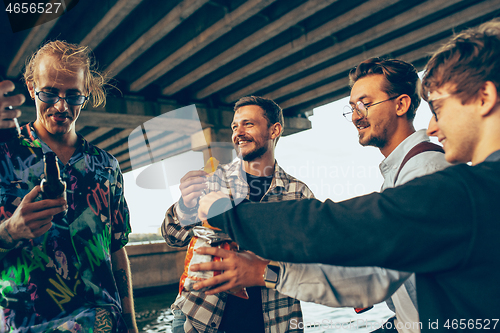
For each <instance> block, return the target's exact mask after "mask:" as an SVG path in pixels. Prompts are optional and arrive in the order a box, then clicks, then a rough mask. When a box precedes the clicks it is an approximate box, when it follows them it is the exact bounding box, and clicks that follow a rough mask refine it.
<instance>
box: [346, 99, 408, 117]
mask: <svg viewBox="0 0 500 333" xmlns="http://www.w3.org/2000/svg"><path fill="white" fill-rule="evenodd" d="M399 96H401V95H397V96H393V97H391V98H388V99H385V100H383V101H380V102H376V103H368V104H364V103H363V102H361V101H357V102H356V106H354V107H353V106H351V105H346V106H344V113H343V114H342V115H343V116H344V118H345V119H347V121H348V122H352V114H353V113H354V111H356V113H357V115H358V116H359V117H360V118H364V117H368V108H371V107H372V106H375V105H378V104H380V103H384V102H387V101H392V100H393V99H396V98H398V97H399Z"/></svg>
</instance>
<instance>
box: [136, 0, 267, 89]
mask: <svg viewBox="0 0 500 333" xmlns="http://www.w3.org/2000/svg"><path fill="white" fill-rule="evenodd" d="M274 1H276V0H248V1H246V2H245V3H244V4H242V5H241V6H239V7H238V8H236V9H235V10H234V11H232V12H230V13H228V14H226V15H225V16H224V17H223V18H222V19H221V20H219V21H218V22H217V23H215V24H213V25H212V26H211V27H209V28H207V29H205V30H204V31H203V32H201V33H200V34H199V35H198V36H197V37H196V38H194V39H193V40H191V41H189V42H188V43H187V44H186V45H184V46H183V47H181V48H180V49H178V50H176V51H175V52H174V53H173V54H171V55H170V56H168V57H167V58H166V59H165V60H163V61H162V62H160V63H159V64H157V65H156V66H154V67H153V68H152V69H150V70H149V71H148V72H146V73H145V74H144V75H142V76H141V77H139V78H138V79H137V80H135V81H134V82H132V83H131V84H130V91H134V92H137V91H140V90H142V89H143V88H145V87H146V86H147V85H149V84H150V83H152V82H153V81H155V80H157V79H158V78H160V77H161V76H163V75H164V74H165V73H167V72H168V71H169V70H171V69H173V68H174V67H175V66H177V65H179V64H180V63H181V62H183V61H184V60H186V59H188V58H189V57H190V56H192V55H193V54H195V53H196V52H198V51H200V50H201V49H203V48H204V47H205V46H207V45H209V44H210V43H211V42H213V41H214V40H216V39H217V38H219V37H221V36H222V35H224V34H225V33H227V32H228V31H230V30H231V29H232V28H234V27H235V26H237V25H238V24H240V23H241V22H243V21H245V20H247V19H249V18H250V17H252V16H253V15H255V14H257V13H258V12H259V11H261V10H262V9H264V8H266V7H267V6H269V5H270V4H272V3H273V2H274Z"/></svg>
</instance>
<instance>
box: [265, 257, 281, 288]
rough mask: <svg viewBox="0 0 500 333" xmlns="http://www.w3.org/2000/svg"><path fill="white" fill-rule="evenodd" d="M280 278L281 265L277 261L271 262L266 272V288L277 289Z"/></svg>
mask: <svg viewBox="0 0 500 333" xmlns="http://www.w3.org/2000/svg"><path fill="white" fill-rule="evenodd" d="M279 278H280V264H279V263H278V262H276V261H270V262H269V264H267V266H266V270H265V271H264V283H265V284H266V288H269V289H276V285H277V284H278V281H279Z"/></svg>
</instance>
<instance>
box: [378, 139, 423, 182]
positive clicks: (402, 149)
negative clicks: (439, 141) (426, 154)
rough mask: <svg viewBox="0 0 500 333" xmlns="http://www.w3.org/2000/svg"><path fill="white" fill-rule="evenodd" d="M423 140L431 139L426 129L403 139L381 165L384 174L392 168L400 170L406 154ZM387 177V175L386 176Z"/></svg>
mask: <svg viewBox="0 0 500 333" xmlns="http://www.w3.org/2000/svg"><path fill="white" fill-rule="evenodd" d="M422 141H430V140H429V137H428V136H427V134H426V130H425V129H421V130H418V131H416V132H415V133H413V134H411V135H410V136H409V137H407V138H406V139H404V140H403V142H401V143H400V144H399V145H398V146H397V147H396V148H395V149H394V150H393V151H392V153H390V154H389V156H387V157H386V158H385V159H384V160H383V161H382V162H381V163H380V165H379V168H380V172H381V173H382V175H386V174H387V173H388V172H390V171H391V170H398V169H399V166H400V165H401V163H402V162H403V159H404V158H405V156H406V154H407V153H408V152H409V151H410V149H412V148H413V147H414V146H415V145H416V144H418V143H420V142H422ZM384 177H385V176H384Z"/></svg>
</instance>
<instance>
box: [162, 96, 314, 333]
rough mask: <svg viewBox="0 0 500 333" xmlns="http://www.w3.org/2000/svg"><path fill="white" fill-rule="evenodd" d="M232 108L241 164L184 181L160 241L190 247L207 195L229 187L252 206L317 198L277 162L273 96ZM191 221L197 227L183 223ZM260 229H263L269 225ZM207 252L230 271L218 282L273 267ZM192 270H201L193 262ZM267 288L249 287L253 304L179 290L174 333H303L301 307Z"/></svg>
mask: <svg viewBox="0 0 500 333" xmlns="http://www.w3.org/2000/svg"><path fill="white" fill-rule="evenodd" d="M234 110H235V112H234V118H233V122H232V124H231V128H232V131H233V134H232V140H233V144H234V147H235V149H236V151H237V153H238V156H239V159H237V160H236V161H234V162H232V163H230V164H226V165H223V166H222V167H219V168H218V169H217V170H216V172H215V173H214V174H213V175H212V176H210V177H208V178H207V174H206V173H205V172H204V171H201V170H200V171H190V172H188V173H187V174H186V175H185V176H184V177H183V178H182V179H181V185H180V190H181V193H182V197H181V198H180V199H179V201H178V202H177V203H175V204H174V205H173V206H172V207H170V208H169V209H168V211H167V213H166V216H165V220H164V221H163V225H162V234H163V237H164V238H165V241H166V242H167V244H169V245H170V246H178V247H181V246H185V245H187V244H188V243H189V241H190V240H191V237H192V236H191V234H190V233H189V231H190V230H191V229H192V228H193V226H195V225H200V224H201V222H199V220H198V222H197V223H196V220H197V219H196V215H197V209H198V200H199V198H200V196H201V195H202V193H203V191H224V192H225V193H228V192H229V189H230V190H231V193H232V195H233V197H234V199H235V200H237V201H241V200H243V199H247V200H249V201H252V202H272V201H282V200H291V199H302V198H311V197H313V194H312V192H311V191H310V190H309V188H308V187H307V186H306V185H305V184H304V183H302V182H301V181H299V180H297V179H295V178H294V177H292V176H290V175H289V174H287V173H286V172H285V171H284V170H283V169H282V168H281V167H280V166H279V165H278V163H277V161H276V160H275V158H274V149H275V147H276V143H277V142H278V139H279V137H280V136H281V134H282V132H283V125H284V119H283V113H282V110H281V108H280V107H279V106H278V105H277V104H276V103H274V102H273V101H272V100H270V99H266V98H262V97H257V96H250V97H244V98H242V99H240V100H239V101H238V102H236V104H235V106H234ZM228 187H229V189H228ZM181 222H183V225H184V226H183V225H181V224H180V223H181ZM190 223H194V224H191V225H187V226H186V224H190ZM262 228H263V230H265V229H266V226H265V225H262ZM208 251H209V252H210V254H211V255H216V256H219V257H221V258H223V261H222V262H218V264H217V266H216V267H215V268H214V269H215V270H222V271H225V272H224V273H223V274H221V275H218V276H219V277H220V278H221V279H238V277H237V276H235V275H234V274H233V272H234V271H235V268H236V267H235V266H238V268H239V269H238V272H241V271H243V272H244V274H243V275H244V276H245V277H248V278H249V277H250V276H251V277H252V278H253V279H255V277H262V275H263V274H264V271H265V269H266V267H267V264H268V263H269V261H268V260H262V259H261V258H258V257H257V256H255V255H254V254H253V253H250V252H247V251H244V252H233V251H226V250H223V249H218V248H209V249H208ZM191 269H192V270H196V265H192V267H191ZM264 285H265V284H264V281H263V280H262V281H261V283H260V284H259V285H258V286H257V287H251V288H248V289H247V292H248V294H249V299H248V300H245V299H241V298H238V297H236V296H234V295H231V294H228V293H225V292H223V293H221V292H219V291H218V290H217V289H214V290H210V291H209V292H199V291H193V292H187V291H182V292H181V293H180V294H179V295H178V297H177V299H176V300H175V302H174V304H173V305H172V309H173V312H174V322H173V324H172V326H173V332H174V333H177V332H214V333H215V332H226V333H233V332H234V333H245V332H248V333H259V332H266V333H271V332H302V331H303V330H302V329H299V328H297V327H295V328H294V327H292V325H291V323H294V322H295V323H299V322H300V323H302V311H301V308H300V302H299V301H298V300H296V299H292V298H290V297H287V296H285V295H281V294H280V293H278V292H277V291H276V290H274V289H267V288H265V287H264ZM186 317H187V320H186ZM296 326H297V325H296Z"/></svg>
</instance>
